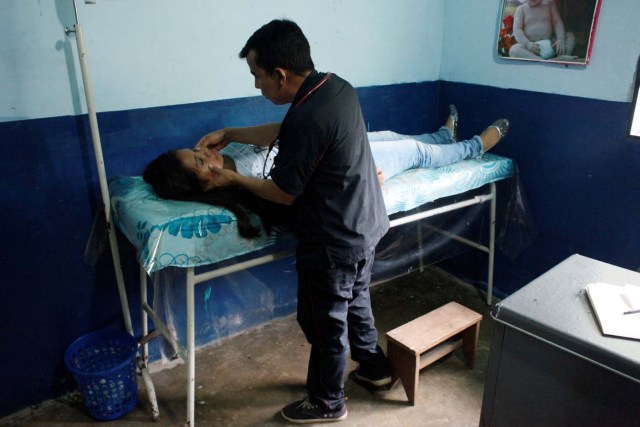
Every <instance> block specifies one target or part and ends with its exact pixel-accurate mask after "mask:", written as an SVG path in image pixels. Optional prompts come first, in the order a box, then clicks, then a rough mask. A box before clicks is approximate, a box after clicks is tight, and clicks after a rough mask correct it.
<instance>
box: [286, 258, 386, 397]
mask: <svg viewBox="0 0 640 427" xmlns="http://www.w3.org/2000/svg"><path fill="white" fill-rule="evenodd" d="M373 258H374V254H373V252H372V253H371V254H370V255H369V256H368V257H367V258H365V259H363V260H361V261H359V262H357V263H355V264H353V265H346V266H340V267H338V268H335V269H331V270H318V269H317V268H316V269H309V268H305V266H304V265H301V264H302V263H301V262H298V263H297V270H298V323H299V324H300V327H301V328H302V331H303V332H304V334H305V336H306V338H307V341H309V343H310V344H311V355H310V356H309V367H308V371H307V393H308V395H309V398H310V399H311V401H313V402H316V403H321V402H323V403H324V404H325V405H327V406H328V407H329V408H330V409H335V408H337V407H339V406H340V405H342V404H343V403H344V373H345V369H346V366H347V362H348V357H349V350H351V358H352V359H353V360H355V361H356V362H358V363H360V364H361V365H366V366H373V367H374V368H375V367H376V366H377V365H379V366H381V367H387V366H388V361H387V358H386V356H385V355H384V352H383V351H382V349H381V348H380V347H379V346H378V331H377V330H376V327H375V324H374V319H373V313H372V311H371V298H370V295H369V281H370V279H371V267H372V266H373ZM298 261H300V260H298Z"/></svg>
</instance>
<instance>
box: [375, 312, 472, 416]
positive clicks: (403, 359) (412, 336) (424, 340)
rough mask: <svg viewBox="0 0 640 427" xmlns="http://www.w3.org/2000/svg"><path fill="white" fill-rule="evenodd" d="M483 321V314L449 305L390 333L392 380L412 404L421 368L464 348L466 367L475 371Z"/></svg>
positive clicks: (388, 337) (388, 334)
mask: <svg viewBox="0 0 640 427" xmlns="http://www.w3.org/2000/svg"><path fill="white" fill-rule="evenodd" d="M480 320H482V315H481V314H479V313H476V312H475V311H473V310H469V309H468V308H466V307H464V306H462V305H460V304H458V303H456V302H450V303H448V304H446V305H443V306H442V307H440V308H438V309H435V310H433V311H431V312H429V313H427V314H425V315H424V316H420V317H418V318H417V319H415V320H412V321H411V322H409V323H405V324H404V325H402V326H399V327H397V328H396V329H394V330H392V331H389V332H387V356H388V357H389V360H390V361H391V367H392V369H393V380H394V381H395V380H396V379H397V378H400V380H402V386H403V387H404V391H405V392H406V393H407V397H408V398H409V402H410V403H411V404H412V405H415V401H416V396H417V394H418V374H419V373H420V369H422V368H424V367H425V366H428V365H430V364H432V363H433V362H435V361H437V360H438V359H440V358H442V357H443V356H446V355H447V354H449V353H451V352H452V351H454V350H456V349H458V348H459V347H462V352H463V354H464V357H465V359H466V362H467V366H468V367H469V368H473V362H474V358H475V352H476V344H477V342H478V334H479V332H480ZM452 337H453V339H450V338H452Z"/></svg>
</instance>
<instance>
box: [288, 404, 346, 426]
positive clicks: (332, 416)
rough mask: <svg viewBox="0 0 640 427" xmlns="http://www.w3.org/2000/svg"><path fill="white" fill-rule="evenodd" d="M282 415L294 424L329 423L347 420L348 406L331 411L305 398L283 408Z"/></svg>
mask: <svg viewBox="0 0 640 427" xmlns="http://www.w3.org/2000/svg"><path fill="white" fill-rule="evenodd" d="M280 414H281V415H282V416H283V418H284V419H285V420H287V421H290V422H292V423H298V424H310V423H328V422H332V421H342V420H345V419H347V406H346V405H344V404H342V405H341V406H340V407H339V408H337V409H334V410H331V409H329V408H328V407H327V406H326V405H319V404H316V403H313V402H311V401H310V400H309V398H308V397H305V398H304V399H303V400H298V401H297V402H293V403H291V404H289V405H287V406H285V407H284V408H282V410H281V411H280Z"/></svg>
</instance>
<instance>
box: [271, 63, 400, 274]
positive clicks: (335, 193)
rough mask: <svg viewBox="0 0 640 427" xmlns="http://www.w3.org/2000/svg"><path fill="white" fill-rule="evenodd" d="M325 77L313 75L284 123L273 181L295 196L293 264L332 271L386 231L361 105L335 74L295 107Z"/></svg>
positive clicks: (367, 248)
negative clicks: (295, 248)
mask: <svg viewBox="0 0 640 427" xmlns="http://www.w3.org/2000/svg"><path fill="white" fill-rule="evenodd" d="M324 76H325V74H324V73H317V72H315V71H313V72H312V73H311V74H310V75H309V76H307V78H306V79H305V81H304V83H303V84H302V86H301V88H300V90H299V91H298V93H297V94H296V97H295V99H294V101H293V102H292V103H291V107H290V109H289V112H288V113H287V116H286V117H285V119H284V120H283V122H282V126H281V128H280V136H279V152H278V155H277V157H276V158H275V163H274V168H273V170H272V172H271V178H272V179H273V181H274V182H275V184H276V185H278V187H280V188H281V189H282V190H283V191H284V192H286V193H288V194H291V195H293V196H296V197H297V199H296V201H295V203H294V206H293V208H294V215H293V217H294V219H293V230H294V232H295V234H296V236H297V238H298V240H299V244H298V262H299V263H300V262H303V263H304V264H305V265H306V266H307V267H310V268H321V269H325V268H334V267H336V266H339V265H346V264H352V263H354V262H357V261H359V260H361V259H363V258H364V257H365V256H366V255H367V254H368V252H369V251H370V250H372V249H373V248H374V247H375V245H376V243H377V242H378V241H379V240H380V238H381V237H382V236H383V235H384V234H385V233H386V232H387V230H388V228H389V220H388V217H387V214H386V210H385V207H384V201H383V199H382V191H381V189H380V184H379V182H378V178H377V173H376V168H375V164H374V161H373V157H372V155H371V149H370V147H369V142H368V139H367V134H366V128H365V125H364V119H363V117H362V111H361V109H360V103H359V101H358V97H357V94H356V92H355V90H354V89H353V87H352V86H351V85H350V84H349V83H348V82H347V81H345V80H343V79H341V78H340V77H338V76H336V75H331V77H330V78H329V79H328V80H327V81H326V82H325V83H324V84H323V85H322V86H320V87H319V88H318V89H317V90H316V91H315V92H313V93H312V94H311V95H310V96H309V97H308V98H307V99H305V100H304V102H302V103H301V104H300V105H298V106H296V104H297V103H298V101H299V100H300V99H302V98H303V97H304V96H305V95H306V94H307V93H308V92H309V90H310V89H311V88H312V87H314V86H315V85H316V84H317V83H318V82H319V81H320V80H321V79H322V78H323V77H324Z"/></svg>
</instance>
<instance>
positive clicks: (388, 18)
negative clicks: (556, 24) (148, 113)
mask: <svg viewBox="0 0 640 427" xmlns="http://www.w3.org/2000/svg"><path fill="white" fill-rule="evenodd" d="M72 4H73V3H72V0H54V1H52V0H19V1H18V0H0V10H2V13H0V40H2V41H3V42H2V43H1V44H0V121H14V120H21V119H33V118H41V117H55V116H65V115H76V114H82V113H85V112H86V107H85V105H84V95H83V92H82V90H83V89H82V81H81V77H80V68H79V65H78V61H77V54H76V47H75V38H74V37H73V36H70V37H66V36H65V34H64V31H63V29H64V27H65V26H71V25H72V24H73V23H74V14H73V7H72ZM77 4H78V11H79V16H80V22H81V24H82V26H83V28H84V33H85V39H86V40H85V41H86V48H87V56H88V60H89V67H90V71H91V76H92V80H93V87H94V95H95V102H96V108H97V109H98V111H117V110H127V109H133V108H146V107H155V106H162V105H175V104H183V103H193V102H201V101H211V100H218V99H228V98H237V97H245V96H253V95H257V94H258V92H257V91H256V90H255V89H254V88H253V86H252V80H251V78H250V76H249V74H248V71H247V67H246V65H245V63H244V61H242V60H240V59H239V58H238V57H237V54H238V52H239V51H240V49H241V48H242V46H243V44H244V42H245V41H246V40H247V38H248V37H249V36H250V35H251V34H252V33H253V31H255V30H256V29H257V28H258V27H260V26H261V25H262V24H264V23H266V22H268V21H269V20H271V19H274V18H281V17H287V18H290V19H293V20H295V21H296V22H298V23H299V24H300V26H301V27H302V29H303V30H304V32H305V33H306V35H307V37H308V38H309V40H310V43H311V46H312V55H313V58H314V61H315V62H316V65H317V68H318V69H319V70H322V71H333V72H336V73H338V74H340V75H342V76H343V77H345V78H347V79H348V80H350V81H351V82H352V84H353V85H354V86H358V87H362V86H375V85H386V84H394V83H404V82H424V81H435V80H438V79H442V80H447V81H453V82H464V83H473V84H480V85H487V86H494V87H500V88H515V89H522V90H531V91H538V92H546V93H557V94H565V95H571V96H580V97H586V98H594V99H603V100H611V101H622V102H625V101H629V100H630V99H631V97H632V83H633V78H634V71H635V64H636V60H637V58H638V55H639V54H640V31H637V25H638V24H637V23H638V22H640V1H638V0H603V5H602V9H601V13H600V20H599V23H598V30H597V33H596V39H595V44H594V46H593V50H592V59H591V63H590V64H589V65H588V66H586V67H569V68H565V67H564V66H558V65H549V64H532V63H528V62H519V61H505V60H502V59H499V58H498V57H497V55H496V53H495V43H496V35H497V31H498V24H499V13H500V10H501V7H502V0H330V1H325V2H307V1H302V0H269V1H260V0H233V1H222V0H218V1H212V0H199V1H196V0H182V1H179V0H135V1H134V0H97V4H95V5H86V4H85V3H84V1H83V0H77Z"/></svg>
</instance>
